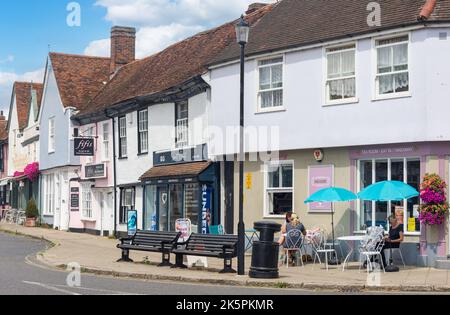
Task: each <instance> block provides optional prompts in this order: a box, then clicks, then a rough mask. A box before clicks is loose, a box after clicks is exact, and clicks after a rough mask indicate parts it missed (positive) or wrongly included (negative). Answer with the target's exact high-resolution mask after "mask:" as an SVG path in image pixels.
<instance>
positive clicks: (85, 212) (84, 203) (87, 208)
mask: <svg viewBox="0 0 450 315" xmlns="http://www.w3.org/2000/svg"><path fill="white" fill-rule="evenodd" d="M92 196H93V195H92V189H91V184H83V185H81V218H82V219H83V220H93V218H94V212H93V207H92V205H93V198H92Z"/></svg>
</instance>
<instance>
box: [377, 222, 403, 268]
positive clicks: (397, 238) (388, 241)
mask: <svg viewBox="0 0 450 315" xmlns="http://www.w3.org/2000/svg"><path fill="white" fill-rule="evenodd" d="M389 223H390V225H391V228H390V229H389V235H387V236H385V238H384V241H385V243H384V247H383V249H382V250H381V257H382V258H383V264H384V266H387V265H386V256H385V253H384V251H385V250H389V249H390V248H400V244H401V243H402V242H403V240H404V235H403V224H400V223H399V222H398V220H397V218H396V217H395V216H392V217H390V218H389Z"/></svg>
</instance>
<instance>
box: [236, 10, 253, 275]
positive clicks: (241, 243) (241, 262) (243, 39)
mask: <svg viewBox="0 0 450 315" xmlns="http://www.w3.org/2000/svg"><path fill="white" fill-rule="evenodd" d="M249 32H250V26H249V24H248V23H247V22H246V21H245V20H244V16H243V15H242V16H241V19H240V21H239V23H238V24H237V25H236V38H237V42H238V44H239V45H240V46H241V85H240V128H239V141H240V143H239V155H238V158H239V223H238V275H240V276H243V275H245V224H244V159H245V152H244V76H245V45H246V44H247V42H248V35H249Z"/></svg>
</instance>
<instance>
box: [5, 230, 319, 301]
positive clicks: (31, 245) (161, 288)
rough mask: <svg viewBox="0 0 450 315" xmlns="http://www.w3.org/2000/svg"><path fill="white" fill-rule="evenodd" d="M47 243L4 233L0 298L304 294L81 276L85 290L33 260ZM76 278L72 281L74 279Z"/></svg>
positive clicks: (274, 290)
mask: <svg viewBox="0 0 450 315" xmlns="http://www.w3.org/2000/svg"><path fill="white" fill-rule="evenodd" d="M45 248H46V243H45V242H43V241H39V240H33V239H30V238H25V237H22V236H12V235H7V234H3V233H0V252H1V256H0V295H17V294H20V295H137V294H151V295H209V294H217V295H275V294H283V295H290V294H296V295H304V294H312V293H311V292H308V291H301V290H277V289H257V288H236V287H230V286H210V285H192V284H180V283H170V282H157V281H140V280H128V279H115V278H111V277H100V276H90V275H85V274H83V275H82V276H81V282H80V284H81V287H78V288H74V287H70V286H68V285H67V282H66V280H67V277H68V275H69V273H68V272H62V271H55V270H51V269H49V268H46V267H45V266H42V265H40V263H39V261H36V260H35V259H33V257H34V256H35V255H34V254H36V253H37V252H40V251H42V250H45ZM71 279H72V278H71Z"/></svg>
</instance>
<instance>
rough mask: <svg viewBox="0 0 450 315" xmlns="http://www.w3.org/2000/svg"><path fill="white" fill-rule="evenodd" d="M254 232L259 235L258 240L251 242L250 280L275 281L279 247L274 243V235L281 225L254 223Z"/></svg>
mask: <svg viewBox="0 0 450 315" xmlns="http://www.w3.org/2000/svg"><path fill="white" fill-rule="evenodd" d="M254 228H255V230H257V231H259V233H260V240H259V241H256V242H253V252H252V265H251V267H250V273H249V276H250V278H257V279H276V278H279V273H278V254H279V251H280V245H279V244H278V243H276V242H275V241H274V240H275V233H278V232H280V231H281V225H280V224H278V223H275V222H256V223H255V226H254Z"/></svg>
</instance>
